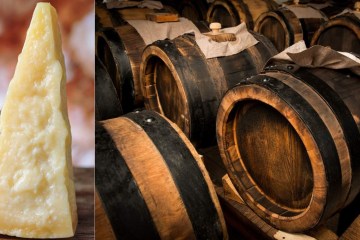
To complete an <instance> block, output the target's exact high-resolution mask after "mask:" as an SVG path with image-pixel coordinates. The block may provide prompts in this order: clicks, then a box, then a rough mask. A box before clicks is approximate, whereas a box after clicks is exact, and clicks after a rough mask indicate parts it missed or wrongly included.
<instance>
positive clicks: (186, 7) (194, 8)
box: [161, 0, 208, 22]
mask: <svg viewBox="0 0 360 240" xmlns="http://www.w3.org/2000/svg"><path fill="white" fill-rule="evenodd" d="M161 2H162V3H163V4H165V5H167V6H171V7H173V8H174V9H176V10H177V12H178V13H179V15H180V16H182V17H185V18H187V19H189V20H191V21H193V22H198V21H204V20H206V12H207V9H208V3H207V1H206V0H198V1H192V0H181V1H177V0H163V1H161Z"/></svg>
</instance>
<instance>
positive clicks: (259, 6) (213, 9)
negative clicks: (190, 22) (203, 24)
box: [206, 0, 278, 29]
mask: <svg viewBox="0 0 360 240" xmlns="http://www.w3.org/2000/svg"><path fill="white" fill-rule="evenodd" d="M277 8H278V5H277V4H276V3H275V2H274V1H272V0H226V1H221V0H215V1H214V2H213V3H212V4H211V5H210V6H209V10H208V12H207V19H206V20H207V21H208V22H209V23H211V22H219V23H221V25H222V27H224V28H225V27H234V26H236V25H239V24H240V23H242V22H245V23H246V25H247V27H248V28H249V29H253V28H254V24H255V21H256V20H257V19H258V17H259V16H260V15H261V14H262V13H265V12H268V11H270V10H276V9H277Z"/></svg>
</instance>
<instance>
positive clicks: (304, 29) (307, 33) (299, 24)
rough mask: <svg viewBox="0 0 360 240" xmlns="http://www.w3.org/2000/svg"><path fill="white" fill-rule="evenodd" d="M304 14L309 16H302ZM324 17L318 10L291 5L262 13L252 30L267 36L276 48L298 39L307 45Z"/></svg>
mask: <svg viewBox="0 0 360 240" xmlns="http://www.w3.org/2000/svg"><path fill="white" fill-rule="evenodd" d="M290 9H292V10H290ZM294 9H295V10H294ZM295 11H296V12H295ZM304 14H308V15H310V16H306V18H304ZM311 15H313V16H311ZM326 19H327V17H326V16H325V14H323V13H322V12H321V11H320V10H317V9H315V8H312V7H310V6H306V5H293V6H289V7H282V8H279V9H278V10H276V11H270V12H267V13H264V14H262V15H261V16H260V17H259V18H258V19H257V21H256V23H255V27H254V31H255V32H258V33H261V34H263V35H264V36H266V37H267V38H269V39H270V40H271V42H272V43H273V44H274V45H275V47H276V49H277V50H278V51H282V50H284V49H285V48H287V47H289V46H291V45H293V44H294V43H296V42H298V41H300V40H304V41H305V43H306V45H307V46H309V45H310V41H311V38H312V36H313V34H314V33H315V31H316V30H317V29H318V28H319V26H320V25H321V24H322V23H324V22H325V20H326Z"/></svg>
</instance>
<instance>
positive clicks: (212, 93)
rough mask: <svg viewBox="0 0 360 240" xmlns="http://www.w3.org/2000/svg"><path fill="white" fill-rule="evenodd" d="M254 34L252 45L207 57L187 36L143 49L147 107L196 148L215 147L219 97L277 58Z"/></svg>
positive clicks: (263, 39)
mask: <svg viewBox="0 0 360 240" xmlns="http://www.w3.org/2000/svg"><path fill="white" fill-rule="evenodd" d="M253 35H254V37H255V38H256V39H257V40H258V41H259V43H257V44H256V45H254V46H252V47H250V48H248V49H245V50H244V51H242V52H240V53H238V54H235V55H231V56H227V57H218V58H211V59H206V58H205V56H204V54H203V53H202V51H201V50H200V48H199V47H198V45H197V44H196V41H195V37H194V36H193V35H190V34H186V35H183V36H180V37H178V38H175V39H174V40H172V41H169V40H163V41H157V42H155V43H153V44H151V45H149V46H147V47H146V48H145V50H144V52H143V55H142V63H141V67H140V68H141V69H140V80H141V84H142V91H143V96H144V103H145V108H146V109H151V110H154V111H157V112H159V113H161V114H164V115H165V116H166V117H167V118H169V119H170V120H171V121H173V122H175V123H176V124H177V125H178V126H179V127H180V128H181V129H182V131H184V133H185V134H186V135H187V136H188V137H189V139H190V140H191V142H192V143H193V144H195V146H196V147H204V146H209V145H213V144H215V143H216V138H215V120H216V112H217V108H218V106H219V104H220V100H221V98H222V96H223V94H224V93H225V92H226V90H227V89H229V88H230V87H232V86H234V85H235V84H237V83H238V81H239V79H241V78H246V77H250V76H252V75H254V74H257V73H259V72H260V71H261V69H262V68H263V66H264V65H265V62H266V61H267V60H268V59H269V58H270V57H271V56H273V55H275V54H276V50H275V48H274V47H273V45H272V44H271V42H270V41H269V40H267V39H266V38H265V37H264V36H261V35H259V34H256V33H253Z"/></svg>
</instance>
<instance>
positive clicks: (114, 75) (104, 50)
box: [96, 24, 145, 113]
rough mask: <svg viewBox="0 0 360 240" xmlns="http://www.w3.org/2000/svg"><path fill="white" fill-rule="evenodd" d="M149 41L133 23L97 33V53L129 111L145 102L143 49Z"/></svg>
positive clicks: (126, 110) (125, 107) (124, 108)
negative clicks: (141, 62) (142, 82)
mask: <svg viewBox="0 0 360 240" xmlns="http://www.w3.org/2000/svg"><path fill="white" fill-rule="evenodd" d="M144 48H145V42H144V40H143V39H142V38H141V36H140V35H139V33H138V32H137V31H136V30H135V28H134V27H132V26H131V25H130V24H126V25H122V26H118V27H116V28H106V29H103V30H102V31H101V32H98V33H97V46H96V54H97V56H98V57H99V58H100V60H101V61H102V62H103V63H104V65H105V67H106V69H107V71H108V73H109V75H110V77H111V79H112V81H113V83H114V86H115V89H116V91H117V93H118V96H119V98H121V99H122V106H123V110H124V112H125V113H127V112H129V111H131V110H132V109H134V108H135V107H141V106H142V105H143V99H142V95H141V92H140V91H141V90H140V88H139V81H140V80H139V70H140V61H141V52H142V50H143V49H144Z"/></svg>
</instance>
